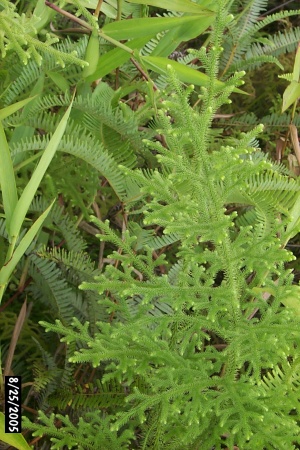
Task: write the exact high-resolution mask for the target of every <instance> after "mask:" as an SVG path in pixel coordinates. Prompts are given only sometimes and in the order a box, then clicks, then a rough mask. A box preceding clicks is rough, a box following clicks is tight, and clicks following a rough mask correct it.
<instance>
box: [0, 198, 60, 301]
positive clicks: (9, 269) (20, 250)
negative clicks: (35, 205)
mask: <svg viewBox="0 0 300 450" xmlns="http://www.w3.org/2000/svg"><path fill="white" fill-rule="evenodd" d="M54 202H55V200H53V202H52V203H51V205H50V206H48V208H47V209H46V210H45V211H44V212H43V213H42V214H41V215H40V217H39V218H38V219H37V220H36V221H35V222H34V224H33V225H32V226H31V227H30V228H29V230H28V231H27V233H26V234H25V236H24V237H23V238H22V239H21V242H20V243H19V245H18V246H17V247H16V249H15V251H14V253H13V254H12V257H11V258H10V260H9V261H8V262H7V263H6V264H5V265H4V266H2V268H1V269H0V303H1V298H2V295H3V292H4V290H5V287H6V285H7V283H8V281H9V279H10V276H11V274H12V273H13V271H14V269H15V267H16V265H17V264H18V262H19V261H20V259H21V258H22V256H23V255H24V253H25V252H26V250H27V249H28V247H29V245H30V244H31V243H32V241H33V239H34V238H35V236H36V234H37V232H38V231H39V229H40V228H41V226H42V225H43V222H44V220H45V219H46V217H47V216H48V214H49V212H50V210H51V208H52V206H53V204H54Z"/></svg>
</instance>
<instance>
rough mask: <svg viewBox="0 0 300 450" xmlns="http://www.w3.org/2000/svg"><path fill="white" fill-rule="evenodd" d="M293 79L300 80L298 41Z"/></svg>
mask: <svg viewBox="0 0 300 450" xmlns="http://www.w3.org/2000/svg"><path fill="white" fill-rule="evenodd" d="M293 80H294V81H300V43H299V44H298V47H297V51H296V57H295V62H294V70H293Z"/></svg>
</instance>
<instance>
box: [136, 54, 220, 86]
mask: <svg viewBox="0 0 300 450" xmlns="http://www.w3.org/2000/svg"><path fill="white" fill-rule="evenodd" d="M141 60H142V61H143V62H144V63H145V65H146V67H147V68H148V69H151V70H154V71H155V72H157V73H160V74H162V75H167V65H170V66H172V67H173V69H174V70H175V71H176V75H177V77H178V78H179V80H180V81H183V82H184V83H188V84H195V85H196V86H208V84H209V80H210V79H209V77H208V76H207V75H205V74H204V73H202V72H200V71H198V70H195V69H192V68H191V67H188V66H185V65H184V64H180V63H179V62H177V61H173V60H171V59H168V58H162V57H160V56H141ZM217 85H218V86H222V85H223V83H222V82H221V81H217Z"/></svg>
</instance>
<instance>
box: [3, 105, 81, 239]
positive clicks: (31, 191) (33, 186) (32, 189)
mask: <svg viewBox="0 0 300 450" xmlns="http://www.w3.org/2000/svg"><path fill="white" fill-rule="evenodd" d="M72 103H73V101H72ZM72 103H71V105H70V106H69V107H68V109H67V111H66V112H65V114H64V116H63V118H62V119H61V121H60V123H59V125H58V127H57V129H56V130H55V132H54V134H53V136H52V138H51V139H50V142H49V144H48V145H47V148H46V149H45V151H44V153H43V155H42V157H41V159H40V161H39V163H38V165H37V168H36V169H35V171H34V172H33V174H32V177H31V179H30V181H29V182H28V184H27V185H26V187H25V189H24V191H23V192H22V195H21V197H20V199H19V201H18V203H17V204H16V206H15V209H14V211H13V215H12V218H11V223H10V229H9V234H10V236H12V237H13V238H16V237H17V236H18V235H19V232H20V229H21V226H22V223H23V221H24V219H25V216H26V214H27V211H28V209H29V206H30V204H31V202H32V200H33V198H34V196H35V193H36V191H37V189H38V187H39V185H40V182H41V180H42V178H43V176H44V175H45V172H46V170H47V169H48V166H49V164H50V162H51V161H52V158H53V156H54V154H55V152H56V150H57V147H58V145H59V143H60V140H61V138H62V136H63V134H64V132H65V129H66V126H67V122H68V119H69V115H70V112H71V108H72Z"/></svg>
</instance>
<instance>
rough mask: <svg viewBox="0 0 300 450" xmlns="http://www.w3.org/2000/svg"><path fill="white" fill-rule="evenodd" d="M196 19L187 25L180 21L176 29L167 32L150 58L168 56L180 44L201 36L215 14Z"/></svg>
mask: <svg viewBox="0 0 300 450" xmlns="http://www.w3.org/2000/svg"><path fill="white" fill-rule="evenodd" d="M196 17H198V20H195V21H190V22H187V23H186V22H184V21H182V22H181V23H180V25H179V26H178V27H177V28H174V29H172V30H169V31H168V32H167V33H166V34H165V35H164V36H163V37H162V38H161V39H160V40H159V43H158V44H157V46H156V47H155V49H154V50H153V52H152V53H151V56H169V55H170V54H171V53H172V52H173V51H174V50H175V49H176V48H177V47H178V46H179V45H180V44H181V43H182V42H186V41H189V40H190V39H195V38H196V37H198V36H199V35H200V34H202V33H203V32H204V31H205V30H206V29H207V28H208V27H209V26H210V25H211V24H212V23H213V21H214V20H215V14H210V15H207V16H196ZM183 18H184V17H182V18H181V19H183Z"/></svg>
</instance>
